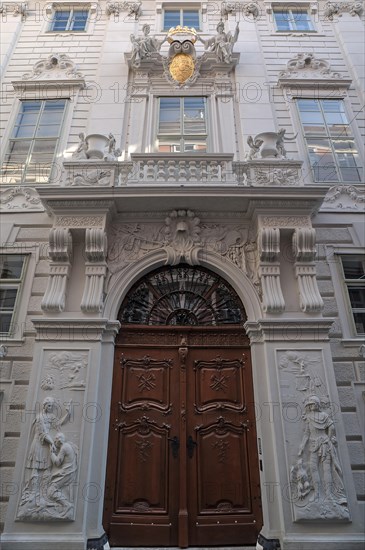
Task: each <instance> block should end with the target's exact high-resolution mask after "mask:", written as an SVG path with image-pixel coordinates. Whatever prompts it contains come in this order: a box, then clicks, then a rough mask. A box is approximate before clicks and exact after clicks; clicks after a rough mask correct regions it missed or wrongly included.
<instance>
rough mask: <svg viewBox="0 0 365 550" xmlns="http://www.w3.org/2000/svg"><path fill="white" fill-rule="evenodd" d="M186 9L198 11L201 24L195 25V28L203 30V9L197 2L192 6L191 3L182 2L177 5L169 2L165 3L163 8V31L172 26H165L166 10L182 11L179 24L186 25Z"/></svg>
mask: <svg viewBox="0 0 365 550" xmlns="http://www.w3.org/2000/svg"><path fill="white" fill-rule="evenodd" d="M184 10H185V11H197V12H198V17H199V26H198V27H194V28H195V30H197V31H200V32H201V31H202V30H203V29H202V10H201V8H200V7H199V6H197V5H196V4H194V5H192V6H189V4H186V5H184V6H182V5H181V4H180V5H176V6H174V5H169V4H166V5H164V6H163V8H162V20H161V32H166V31H168V30H169V29H170V28H171V27H165V12H166V11H174V12H180V22H179V23H178V24H179V25H181V26H184V16H183V13H184Z"/></svg>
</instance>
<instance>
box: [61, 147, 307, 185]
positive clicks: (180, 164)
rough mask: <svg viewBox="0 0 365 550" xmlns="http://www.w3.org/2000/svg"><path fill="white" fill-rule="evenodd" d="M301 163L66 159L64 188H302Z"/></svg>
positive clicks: (205, 157) (183, 157) (194, 157)
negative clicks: (207, 186) (166, 186)
mask: <svg viewBox="0 0 365 550" xmlns="http://www.w3.org/2000/svg"><path fill="white" fill-rule="evenodd" d="M301 165H302V162H301V161H293V160H288V159H280V160H276V159H254V160H247V161H233V155H227V154H186V153H182V154H168V155H167V154H161V153H151V154H134V155H132V156H131V160H130V161H117V160H113V161H110V160H102V159H100V160H98V159H87V160H78V159H77V160H76V159H72V160H67V161H65V162H64V169H65V173H64V185H66V186H73V187H76V186H81V187H85V186H87V187H124V186H142V185H143V186H146V185H147V186H149V185H158V186H160V185H163V186H164V185H168V186H197V185H199V186H202V185H203V186H204V185H209V186H221V185H224V186H300V185H302V181H301V179H302V178H301Z"/></svg>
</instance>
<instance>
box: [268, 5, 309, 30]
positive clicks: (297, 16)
mask: <svg viewBox="0 0 365 550" xmlns="http://www.w3.org/2000/svg"><path fill="white" fill-rule="evenodd" d="M274 20H275V26H276V30H277V31H278V32H292V31H294V32H311V31H314V27H313V23H312V20H311V16H310V15H309V13H308V10H307V9H306V8H297V7H294V6H293V7H287V8H284V7H281V8H276V9H274Z"/></svg>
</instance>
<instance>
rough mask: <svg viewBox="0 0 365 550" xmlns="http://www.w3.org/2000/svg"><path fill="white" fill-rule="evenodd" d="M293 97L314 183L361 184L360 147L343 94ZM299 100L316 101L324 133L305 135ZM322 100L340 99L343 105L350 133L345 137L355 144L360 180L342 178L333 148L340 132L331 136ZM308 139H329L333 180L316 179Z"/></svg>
mask: <svg viewBox="0 0 365 550" xmlns="http://www.w3.org/2000/svg"><path fill="white" fill-rule="evenodd" d="M293 84H295V81H293ZM293 99H294V100H295V101H294V103H295V106H294V110H295V115H296V117H295V118H296V119H297V121H298V128H299V133H300V136H301V140H302V143H303V151H304V152H305V157H306V160H307V163H308V167H309V170H310V173H311V175H312V179H313V182H314V183H316V184H318V183H324V184H328V183H333V184H341V183H346V184H352V185H356V184H361V175H362V173H363V170H364V167H363V158H362V155H361V149H360V148H359V147H358V142H359V140H358V135H357V132H356V128H354V127H353V125H352V120H353V118H351V116H349V112H348V108H347V103H346V101H345V97H343V96H342V97H335V96H332V97H328V95H327V94H318V93H317V95H316V97H314V96H313V95H309V94H303V96H296V97H294V98H293ZM299 100H309V101H316V102H318V103H319V106H320V113H321V115H322V118H323V123H324V128H325V131H326V134H325V135H322V136H321V135H318V136H315V135H310V134H309V135H307V134H306V133H305V131H304V127H303V123H302V119H301V116H300V109H299V103H298V101H299ZM323 101H340V102H341V103H342V106H343V111H342V112H343V113H344V114H345V116H346V120H347V128H348V129H349V131H350V135H348V136H346V137H348V138H351V139H352V140H353V142H354V144H355V146H356V151H357V154H358V164H356V168H357V169H358V172H359V176H360V180H358V181H354V180H345V179H343V176H342V173H341V168H340V164H339V161H338V157H337V153H336V150H335V148H334V142H336V140H338V139H339V138H340V137H341V134H340V135H339V136H331V134H330V132H329V130H328V129H327V121H326V119H325V117H324V110H323V107H322V102H323ZM336 112H338V111H336ZM308 139H323V140H327V141H329V144H330V147H331V153H332V156H333V159H334V162H335V164H334V166H335V169H336V174H337V177H338V179H333V180H331V179H326V180H324V179H317V177H316V175H315V167H314V166H313V165H312V163H311V160H310V151H309V147H308Z"/></svg>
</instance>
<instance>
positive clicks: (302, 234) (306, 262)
mask: <svg viewBox="0 0 365 550" xmlns="http://www.w3.org/2000/svg"><path fill="white" fill-rule="evenodd" d="M293 251H294V256H295V259H296V262H295V264H294V268H295V276H296V278H297V280H298V288H299V296H300V308H301V310H302V311H305V312H308V313H310V312H318V311H321V310H322V309H323V300H322V298H321V295H320V293H319V290H318V285H317V278H316V267H315V264H314V259H315V256H316V232H315V229H313V228H308V227H306V228H297V229H295V231H294V234H293Z"/></svg>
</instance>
